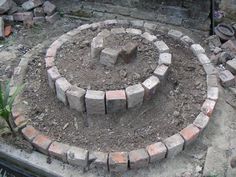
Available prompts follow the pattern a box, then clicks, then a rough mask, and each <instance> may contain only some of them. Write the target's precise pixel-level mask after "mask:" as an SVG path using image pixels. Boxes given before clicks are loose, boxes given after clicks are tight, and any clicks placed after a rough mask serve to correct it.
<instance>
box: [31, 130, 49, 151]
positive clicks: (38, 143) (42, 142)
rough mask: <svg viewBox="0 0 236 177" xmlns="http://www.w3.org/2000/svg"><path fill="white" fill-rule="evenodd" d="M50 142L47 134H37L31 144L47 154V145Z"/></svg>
mask: <svg viewBox="0 0 236 177" xmlns="http://www.w3.org/2000/svg"><path fill="white" fill-rule="evenodd" d="M51 143H52V141H51V140H50V139H49V138H48V137H47V136H44V135H41V134H40V135H37V136H36V137H35V138H34V140H33V142H32V144H33V146H34V147H35V148H36V149H37V150H38V151H40V152H42V153H44V154H48V147H49V146H50V144H51Z"/></svg>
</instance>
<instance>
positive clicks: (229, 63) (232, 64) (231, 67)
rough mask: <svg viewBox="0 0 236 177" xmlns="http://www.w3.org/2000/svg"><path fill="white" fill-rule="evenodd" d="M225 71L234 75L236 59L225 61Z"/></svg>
mask: <svg viewBox="0 0 236 177" xmlns="http://www.w3.org/2000/svg"><path fill="white" fill-rule="evenodd" d="M226 69H228V70H229V71H230V72H231V73H232V74H233V75H236V58H234V59H233V60H229V61H227V63H226Z"/></svg>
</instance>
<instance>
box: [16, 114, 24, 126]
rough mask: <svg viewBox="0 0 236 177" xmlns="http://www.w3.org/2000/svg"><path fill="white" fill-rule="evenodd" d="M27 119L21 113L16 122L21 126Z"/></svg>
mask: <svg viewBox="0 0 236 177" xmlns="http://www.w3.org/2000/svg"><path fill="white" fill-rule="evenodd" d="M25 121H26V118H25V117H24V116H23V115H20V116H18V117H17V118H16V119H15V120H14V123H15V125H16V126H17V127H19V126H20V125H21V124H22V123H24V122H25Z"/></svg>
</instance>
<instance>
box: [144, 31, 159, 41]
mask: <svg viewBox="0 0 236 177" xmlns="http://www.w3.org/2000/svg"><path fill="white" fill-rule="evenodd" d="M141 36H142V37H143V38H145V39H147V40H148V41H150V42H153V41H156V40H157V37H156V36H154V35H151V34H150V33H148V32H144V33H143V34H142V35H141Z"/></svg>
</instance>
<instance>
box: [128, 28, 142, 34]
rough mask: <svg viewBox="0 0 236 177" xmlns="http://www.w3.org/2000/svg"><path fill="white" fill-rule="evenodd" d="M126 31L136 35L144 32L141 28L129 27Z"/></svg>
mask: <svg viewBox="0 0 236 177" xmlns="http://www.w3.org/2000/svg"><path fill="white" fill-rule="evenodd" d="M126 33H129V34H134V35H141V34H142V31H141V30H139V29H134V28H127V29H126Z"/></svg>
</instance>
